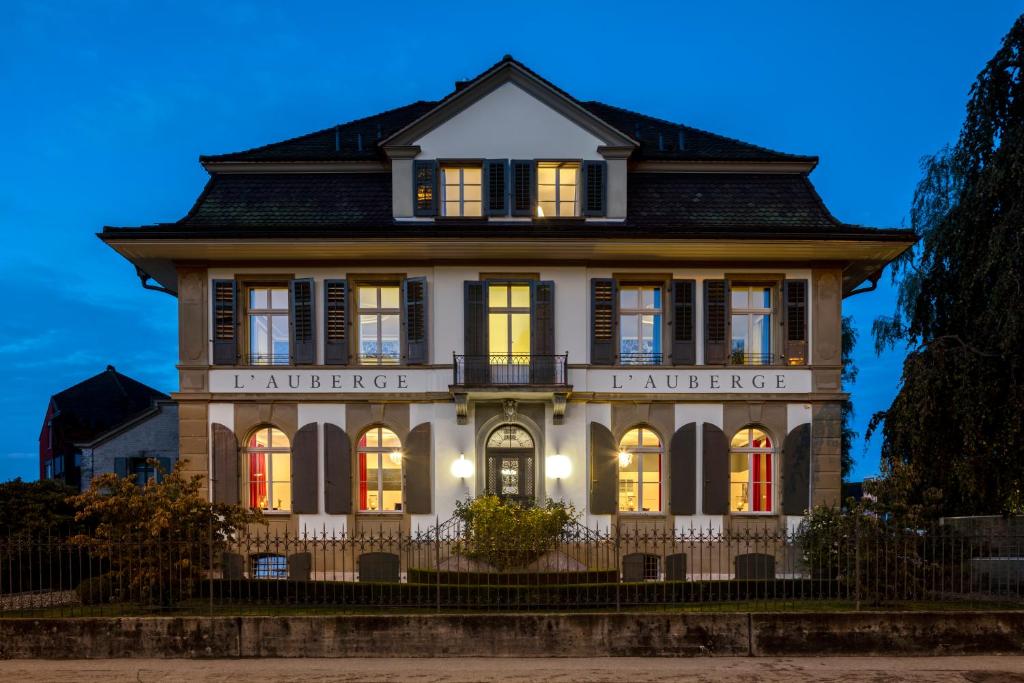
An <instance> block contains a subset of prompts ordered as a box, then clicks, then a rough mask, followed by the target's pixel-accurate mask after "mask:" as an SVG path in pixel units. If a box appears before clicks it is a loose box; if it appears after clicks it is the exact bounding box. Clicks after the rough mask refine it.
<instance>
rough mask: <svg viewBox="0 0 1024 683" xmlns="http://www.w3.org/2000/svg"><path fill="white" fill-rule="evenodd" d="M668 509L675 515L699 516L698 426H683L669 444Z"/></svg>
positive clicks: (692, 424)
mask: <svg viewBox="0 0 1024 683" xmlns="http://www.w3.org/2000/svg"><path fill="white" fill-rule="evenodd" d="M668 452H669V464H668V476H669V488H668V507H669V510H670V511H671V513H672V514H673V515H694V514H697V424H696V423H695V422H691V423H689V424H687V425H683V426H682V427H680V428H679V429H677V430H676V433H675V434H673V435H672V441H671V442H670V443H669V449H668Z"/></svg>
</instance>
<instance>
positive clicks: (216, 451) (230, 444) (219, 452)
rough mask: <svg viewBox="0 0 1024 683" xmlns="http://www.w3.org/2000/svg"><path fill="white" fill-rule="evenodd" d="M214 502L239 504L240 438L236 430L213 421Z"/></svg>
mask: <svg viewBox="0 0 1024 683" xmlns="http://www.w3.org/2000/svg"><path fill="white" fill-rule="evenodd" d="M211 441H212V444H213V448H212V450H213V502H215V503H228V504H229V505H237V504H238V502H239V490H238V470H239V467H238V464H239V463H238V461H239V455H238V439H236V438H235V434H234V432H232V431H231V430H230V429H228V428H227V427H225V426H224V425H222V424H220V423H219V422H215V423H213V427H212V438H211Z"/></svg>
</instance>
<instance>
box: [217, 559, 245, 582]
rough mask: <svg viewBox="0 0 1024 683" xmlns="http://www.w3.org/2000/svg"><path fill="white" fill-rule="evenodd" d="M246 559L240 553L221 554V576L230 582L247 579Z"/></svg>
mask: <svg viewBox="0 0 1024 683" xmlns="http://www.w3.org/2000/svg"><path fill="white" fill-rule="evenodd" d="M244 568H245V559H244V558H243V557H242V556H241V555H239V554H238V553H221V554H220V571H221V576H222V577H223V578H225V579H228V580H230V581H240V580H241V579H243V578H245V569H244Z"/></svg>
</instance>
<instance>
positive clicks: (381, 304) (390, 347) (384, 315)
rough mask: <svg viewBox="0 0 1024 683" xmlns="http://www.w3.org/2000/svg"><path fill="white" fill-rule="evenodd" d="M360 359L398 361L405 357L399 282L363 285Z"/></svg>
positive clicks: (371, 362) (378, 362)
mask: <svg viewBox="0 0 1024 683" xmlns="http://www.w3.org/2000/svg"><path fill="white" fill-rule="evenodd" d="M357 289H358V292H359V299H358V303H359V362H360V363H363V364H368V365H396V364H397V363H398V362H399V359H400V358H401V353H402V349H401V341H400V338H399V325H400V321H401V309H400V303H399V302H400V300H401V298H400V295H399V287H398V285H383V286H382V285H359V287H358V288H357Z"/></svg>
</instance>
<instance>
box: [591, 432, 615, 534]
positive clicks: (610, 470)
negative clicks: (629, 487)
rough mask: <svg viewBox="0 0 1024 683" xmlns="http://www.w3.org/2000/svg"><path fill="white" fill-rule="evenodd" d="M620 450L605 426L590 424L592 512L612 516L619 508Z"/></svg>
mask: <svg viewBox="0 0 1024 683" xmlns="http://www.w3.org/2000/svg"><path fill="white" fill-rule="evenodd" d="M618 493H619V449H618V448H616V445H615V437H614V436H612V433H611V431H610V430H609V429H608V428H607V427H605V426H604V425H603V424H599V423H597V422H591V423H590V511H591V512H592V513H593V514H595V515H611V514H614V513H615V512H616V510H617V509H618V507H619V496H618Z"/></svg>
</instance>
